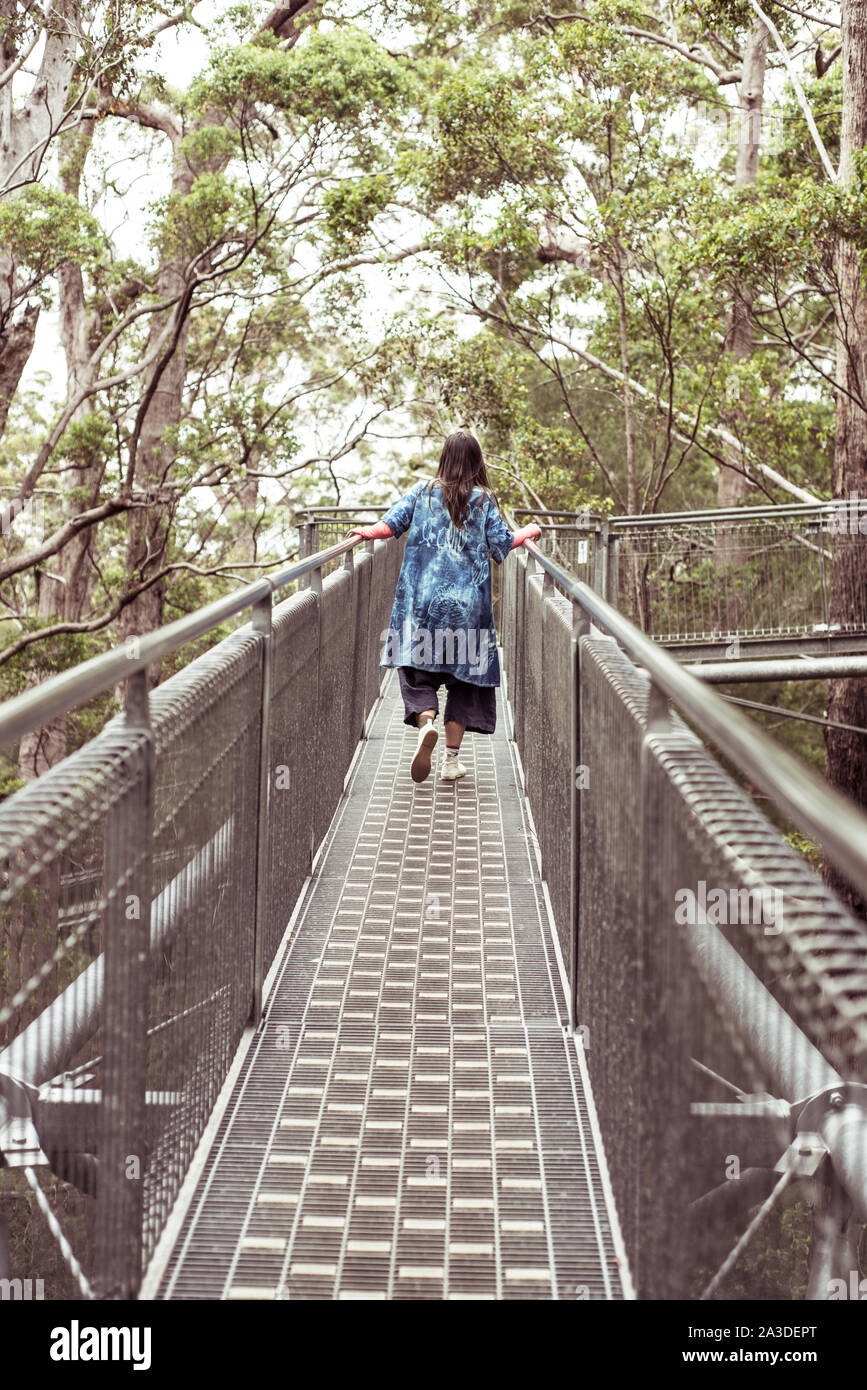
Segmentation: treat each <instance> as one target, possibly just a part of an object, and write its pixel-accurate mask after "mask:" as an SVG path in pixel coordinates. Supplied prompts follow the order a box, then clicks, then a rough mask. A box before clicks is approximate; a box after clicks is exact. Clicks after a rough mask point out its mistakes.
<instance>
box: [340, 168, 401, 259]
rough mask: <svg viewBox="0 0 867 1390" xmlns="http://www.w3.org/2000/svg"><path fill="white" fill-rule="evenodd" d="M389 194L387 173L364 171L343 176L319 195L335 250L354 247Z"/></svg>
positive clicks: (389, 198)
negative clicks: (359, 173) (337, 182)
mask: <svg viewBox="0 0 867 1390" xmlns="http://www.w3.org/2000/svg"><path fill="white" fill-rule="evenodd" d="M392 196H393V183H392V180H391V178H390V176H389V175H388V174H368V175H365V176H363V177H361V178H358V179H344V180H343V181H342V182H341V183H339V184H338V185H337V187H336V188H330V189H328V190H327V191H326V192H325V194H324V197H323V204H324V207H325V226H326V229H327V231H328V235H329V236H330V238H331V240H332V242H333V243H334V246H335V249H336V250H337V251H345V250H348V249H350V248H351V247H352V246H354V245H355V244H356V243H357V242H358V241H359V240H360V239H361V238H362V237H363V236H364V235H365V233H366V232H367V231H368V230H369V228H370V225H371V223H372V222H373V221H374V219H375V218H376V217H377V216H378V214H379V213H380V212H382V211H383V209H384V208H386V207H387V206H388V204H389V202H390V201H391V198H392Z"/></svg>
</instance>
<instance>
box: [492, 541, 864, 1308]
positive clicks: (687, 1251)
mask: <svg viewBox="0 0 867 1390" xmlns="http://www.w3.org/2000/svg"><path fill="white" fill-rule="evenodd" d="M531 550H532V553H533V556H534V557H535V558H534V559H530V558H529V557H527V556H524V555H519V556H518V559H517V563H516V564H515V565H513V566H510V567H506V568H504V621H503V645H504V667H505V670H506V672H507V680H508V694H509V700H510V704H511V708H512V711H513V721H514V735H515V738H516V740H517V743H518V746H519V749H520V752H521V756H522V760H523V764H524V770H525V779H526V788H527V794H528V796H529V800H530V803H531V806H532V809H533V815H534V820H535V822H536V826H537V831H538V838H539V845H540V850H541V856H542V867H543V872H544V873H545V877H546V879H547V881H548V885H549V889H550V893H551V900H552V906H553V911H554V916H555V920H556V924H557V929H558V934H559V939H560V948H561V955H562V959H563V962H564V972H565V974H566V976H567V982H568V986H569V988H570V991H571V992H572V995H573V1011H574V1013H573V1021H574V1025H575V1027H576V1029H577V1032H578V1034H579V1036H580V1037H581V1038H582V1039H583V1040H584V1044H585V1047H586V1051H587V1061H588V1067H589V1071H590V1076H591V1080H592V1083H593V1089H594V1096H595V1101H596V1105H597V1109H598V1113H599V1119H600V1127H601V1131H602V1134H603V1138H604V1142H605V1147H606V1154H607V1159H608V1164H609V1167H610V1171H611V1178H612V1184H613V1188H614V1195H615V1199H616V1202H617V1207H618V1212H619V1214H620V1219H621V1223H622V1226H623V1232H624V1239H625V1243H626V1248H627V1252H628V1255H629V1259H630V1265H631V1269H632V1274H633V1278H634V1280H635V1283H636V1286H637V1290H638V1295H639V1297H641V1298H663V1299H670V1298H684V1297H686V1298H702V1297H704V1298H792V1297H803V1296H809V1297H812V1298H829V1297H835V1296H840V1295H839V1294H837V1293H835V1292H834V1290H835V1289H836V1288H837V1287H838V1286H839V1287H841V1288H849V1287H850V1284H851V1274H852V1271H853V1270H855V1271H857V1270H858V1268H859V1262H858V1241H859V1239H860V1238H861V1236H862V1233H863V1231H864V1223H865V1222H867V926H865V923H864V922H863V921H861V920H859V919H856V918H855V917H854V916H852V915H851V913H850V912H849V911H848V910H847V909H846V908H845V907H844V906H843V905H842V904H841V902H840V901H839V900H838V899H837V898H836V897H835V896H834V895H833V894H832V893H831V892H830V891H828V890H827V889H826V888H825V887H824V885H823V884H822V882H821V880H820V879H819V878H818V877H817V876H816V874H815V873H814V872H813V871H812V870H811V869H810V868H809V866H808V865H807V864H806V863H805V861H804V860H803V859H802V858H801V856H799V855H798V854H797V853H796V852H795V851H794V850H793V849H791V848H790V847H789V846H788V845H787V844H786V843H785V842H784V840H783V839H782V837H781V836H780V834H779V832H778V831H777V830H776V829H775V828H774V827H773V826H772V825H771V824H770V823H769V822H768V821H767V820H766V819H765V817H764V816H763V815H762V814H761V812H760V811H759V810H758V809H757V808H756V806H755V805H754V804H753V803H752V802H751V801H750V800H749V798H748V797H747V796H746V795H745V794H743V793H742V792H741V791H740V789H739V788H738V787H737V786H736V785H735V783H734V782H733V781H732V779H731V778H730V777H729V776H728V774H727V773H726V772H724V771H723V769H722V768H721V767H720V765H719V764H718V763H717V762H716V760H715V759H714V757H713V756H712V755H711V753H710V752H709V751H708V750H707V749H706V748H705V747H704V746H703V744H702V742H701V741H700V740H699V737H698V736H697V735H696V734H695V733H693V732H691V730H690V729H689V728H688V727H687V725H686V724H685V723H684V721H683V719H682V718H681V717H680V714H678V713H675V712H674V710H673V709H672V708H671V707H670V702H672V703H673V704H674V705H676V706H678V708H679V710H680V712H681V713H682V714H683V715H684V716H686V717H687V718H688V719H689V720H690V723H691V724H692V725H693V726H694V727H695V728H697V729H698V730H700V731H701V733H702V734H703V735H704V736H705V737H706V738H708V739H709V740H710V741H711V742H712V743H713V744H714V745H715V746H716V748H717V749H718V750H719V751H720V752H721V753H723V754H724V755H725V756H726V758H727V759H728V760H729V762H730V763H731V764H732V765H734V766H735V767H737V768H739V769H740V770H741V771H745V772H746V773H748V775H749V777H750V780H751V782H752V783H753V785H756V786H758V787H760V788H761V789H762V790H763V791H764V792H766V793H767V795H768V796H770V797H771V798H772V799H774V800H775V801H776V803H777V805H779V806H780V807H781V808H782V809H783V810H784V811H785V812H786V813H787V814H788V815H789V816H790V817H791V819H792V820H793V821H794V823H795V824H796V825H798V826H799V828H800V829H801V830H803V831H805V832H806V833H808V834H809V835H810V837H811V838H814V839H816V840H818V841H819V842H820V843H821V844H823V846H824V848H825V851H826V853H827V854H828V855H829V857H830V858H831V859H832V860H833V862H834V863H835V864H837V865H838V866H839V867H840V868H841V870H842V871H843V872H844V873H845V874H846V875H847V876H848V877H849V878H850V879H851V881H852V882H853V883H856V884H857V886H858V887H859V889H860V891H862V892H863V889H864V886H865V885H867V819H865V818H864V817H863V816H861V815H860V814H859V813H857V812H856V811H855V809H854V808H853V807H851V806H850V804H849V803H847V802H846V801H845V800H844V799H843V798H842V797H840V796H839V795H837V794H836V793H834V792H833V791H832V789H830V788H829V787H827V786H826V785H825V784H824V783H823V782H822V781H821V780H820V779H819V778H817V777H816V776H815V775H814V774H812V773H810V772H809V771H808V770H807V769H806V768H805V767H803V766H802V765H801V764H800V763H798V762H797V761H796V760H794V759H793V758H791V757H790V755H788V754H787V753H785V752H784V751H783V750H782V749H780V748H778V747H777V746H776V745H775V744H774V743H773V742H772V741H771V740H770V739H768V738H767V737H766V736H764V735H763V734H761V732H760V731H758V730H756V729H755V728H754V727H753V726H751V725H750V724H749V723H748V722H747V721H745V720H744V719H743V717H741V716H737V715H736V713H735V712H734V711H732V710H731V709H730V708H729V707H728V706H726V705H725V704H724V703H722V702H721V701H720V700H719V697H717V696H716V695H715V694H714V692H713V691H711V690H709V689H708V688H707V687H705V686H703V685H702V684H701V683H700V682H698V681H697V680H696V679H695V678H694V677H691V676H690V675H688V673H686V672H685V671H684V670H683V669H682V668H681V667H680V666H679V665H678V664H677V663H676V662H675V661H674V659H673V658H672V657H671V656H669V655H668V654H667V653H666V652H665V651H664V650H663V649H662V648H661V647H659V646H657V645H656V644H655V643H653V642H651V641H650V640H649V639H648V638H646V637H645V636H643V634H642V633H641V632H640V631H639V630H638V629H637V628H636V627H635V626H633V625H632V624H631V623H629V622H628V621H627V620H625V619H624V618H623V617H622V616H621V615H620V614H618V613H617V612H616V610H614V609H613V608H612V607H611V606H610V605H609V604H607V603H606V602H605V601H604V599H602V598H601V596H600V595H599V594H598V592H594V591H593V590H592V589H591V588H590V587H589V586H586V585H584V584H581V583H576V582H575V581H574V580H573V579H572V578H571V576H570V575H569V574H568V573H566V572H565V571H564V570H563V569H561V568H560V567H558V566H556V565H554V564H553V563H552V562H551V561H550V560H549V559H548V558H547V557H545V556H543V555H542V553H541V551H540V550H539V549H538V548H537V547H531ZM591 622H592V623H593V625H594V628H595V629H596V631H595V633H594V635H590V624H591ZM600 631H601V632H605V633H607V634H608V635H606V636H601V635H600ZM615 639H616V640H615ZM641 667H643V669H640V668H641ZM566 827H569V829H568V830H567V829H566ZM843 1296H846V1295H845V1294H844V1295H843Z"/></svg>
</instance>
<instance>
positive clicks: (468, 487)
mask: <svg viewBox="0 0 867 1390" xmlns="http://www.w3.org/2000/svg"><path fill="white" fill-rule="evenodd" d="M437 483H439V485H440V487H441V488H442V492H443V501H444V502H445V504H446V507H447V508H448V512H449V516H450V517H451V519H452V524H453V525H454V526H456V527H457V528H458V530H461V528H462V527H463V524H464V519H465V517H466V512H467V504H468V502H469V500H470V493H471V492H472V490H473V488H475V487H480V488H481V489H482V491H483V492H486V493H487V494H488V496H489V497H493V499H494V501H495V502H496V501H497V499H496V497H495V496H494V492H493V489H492V488H491V485H490V483H489V482H488V470H487V469H486V468H485V460H484V457H483V455H482V446H481V444H480V443H479V441H478V440H477V439H476V437H475V435H472V434H470V432H469V430H455V431H454V433H453V434H450V435H449V437H448V439H447V440H446V442H445V444H444V445H443V451H442V453H441V454H440V462H439V468H438V469H437V475H436V477H435V478H434V479H433V481H432V482H431V483H429V484H428V505H430V493H431V492H432V490H433V488H434V487H435V486H436V484H437Z"/></svg>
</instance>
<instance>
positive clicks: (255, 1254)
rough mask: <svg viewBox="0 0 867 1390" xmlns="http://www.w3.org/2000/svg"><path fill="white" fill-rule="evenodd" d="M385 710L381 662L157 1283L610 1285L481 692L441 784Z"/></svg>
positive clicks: (256, 1288)
mask: <svg viewBox="0 0 867 1390" xmlns="http://www.w3.org/2000/svg"><path fill="white" fill-rule="evenodd" d="M498 698H499V697H498ZM402 715H403V706H402V704H401V702H400V699H399V693H398V689H397V681H396V679H395V677H394V676H393V675H392V676H389V678H388V682H387V684H386V687H385V694H384V697H383V700H382V702H381V704H380V705H379V706H378V708H377V712H376V714H375V717H374V720H373V722H372V729H371V735H370V737H369V738H368V739H367V740H366V741H365V743H364V745H363V747H362V750H361V753H360V756H359V758H358V760H357V762H356V764H355V767H354V770H353V773H352V775H351V778H350V781H349V785H348V788H347V795H346V796H345V797H344V799H343V801H342V802H341V805H340V808H339V809H338V813H337V815H336V816H335V818H334V821H333V823H332V826H331V828H330V830H329V832H328V836H327V837H326V840H325V842H324V844H323V847H322V852H321V853H320V855H319V858H318V861H317V865H316V870H315V872H314V875H313V879H312V882H311V884H310V886H309V888H308V892H307V895H306V897H305V899H304V903H303V906H302V910H301V911H300V912H299V914H298V918H297V921H296V924H295V927H294V929H293V933H292V936H291V938H290V940H289V942H288V944H287V945H285V946H284V947H283V955H282V958H281V960H280V963H279V965H278V969H277V974H276V979H275V983H274V985H273V987H272V989H271V991H270V994H269V996H268V1002H267V1012H266V1018H265V1022H264V1024H263V1026H262V1028H261V1029H260V1030H259V1032H258V1033H257V1034H256V1036H255V1038H254V1040H253V1042H252V1044H251V1045H250V1047H249V1050H248V1052H247V1054H246V1057H245V1058H244V1061H243V1064H242V1066H241V1069H240V1071H239V1073H238V1075H237V1078H236V1080H235V1083H234V1087H233V1090H232V1094H231V1098H230V1100H229V1103H228V1105H227V1107H226V1110H225V1113H224V1114H223V1117H222V1119H221V1121H220V1123H219V1125H218V1127H217V1129H216V1133H215V1136H214V1139H213V1143H212V1146H211V1148H210V1151H209V1153H208V1155H207V1159H206V1161H205V1164H204V1166H203V1168H202V1170H201V1173H200V1176H199V1179H198V1182H197V1183H196V1186H195V1190H194V1192H193V1194H192V1199H191V1200H190V1202H189V1205H188V1206H187V1209H186V1212H185V1215H184V1217H183V1220H182V1221H181V1222H180V1226H179V1229H178V1232H177V1236H176V1238H175V1240H174V1245H173V1248H172V1250H171V1252H170V1254H169V1256H168V1260H167V1262H166V1263H165V1267H164V1269H163V1270H162V1274H161V1278H160V1280H159V1285H158V1291H157V1292H156V1297H158V1298H169V1299H215V1298H228V1299H269V1300H270V1299H284V1298H289V1299H296V1298H302V1299H305V1298H306V1299H310V1298H312V1299H332V1298H342V1299H351V1298H364V1299H377V1298H382V1299H386V1298H387V1299H392V1298H396V1299H406V1298H416V1299H418V1298H422V1299H445V1298H454V1299H471V1298H496V1299H500V1298H523V1299H527V1298H536V1299H545V1300H548V1299H552V1298H595V1299H598V1298H609V1299H610V1298H622V1297H623V1296H624V1294H623V1285H622V1281H621V1270H620V1262H619V1260H618V1258H617V1255H616V1252H615V1241H614V1237H613V1234H612V1221H611V1216H610V1208H609V1206H608V1203H607V1202H606V1200H605V1195H604V1193H605V1185H604V1184H603V1180H602V1175H601V1172H600V1160H599V1153H598V1148H597V1144H596V1141H595V1139H594V1128H595V1126H593V1125H592V1122H591V1115H590V1113H589V1111H588V1096H587V1085H586V1081H585V1080H583V1068H581V1066H580V1064H579V1057H578V1053H577V1051H576V1048H575V1044H574V1042H573V1040H572V1038H571V1037H570V1034H569V1031H568V1028H566V1027H565V1026H564V1025H565V1023H566V1017H567V1015H566V1009H565V1001H564V998H563V992H562V987H561V983H560V977H559V974H558V969H557V963H556V959H555V956H554V950H553V946H552V934H551V929H550V926H549V918H548V913H547V909H546V904H545V897H544V892H543V887H542V882H541V880H540V877H539V873H538V869H537V865H536V859H535V855H534V851H533V845H532V830H531V828H530V826H529V824H528V820H527V817H526V811H525V802H524V798H523V795H522V794H521V793H520V791H519V789H518V780H517V775H516V768H515V764H514V759H513V752H512V749H513V746H514V745H512V744H510V742H509V740H508V738H507V735H506V731H505V728H504V719H503V710H502V705H501V707H500V717H499V727H498V731H497V733H496V735H495V736H494V737H493V738H485V737H482V736H468V737H467V739H466V740H465V744H464V749H463V751H462V757H463V761H464V763H465V764H466V765H467V767H468V768H469V772H468V775H467V777H466V778H464V779H463V780H462V781H461V782H458V783H441V782H440V781H439V780H438V778H437V777H436V775H435V774H436V771H437V764H436V762H435V764H434V771H433V772H432V774H431V776H430V778H429V779H428V781H427V782H425V783H423V784H421V785H420V786H415V785H414V784H413V783H412V781H411V780H410V777H409V771H408V769H409V762H410V760H411V757H412V752H413V750H414V748H415V741H416V734H415V732H414V731H413V730H411V729H409V728H407V727H406V726H405V725H404V724H403V722H402ZM440 727H441V726H440ZM440 739H441V742H440V745H439V747H438V750H437V751H438V753H439V751H440V749H441V747H442V733H441V735H440Z"/></svg>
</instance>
